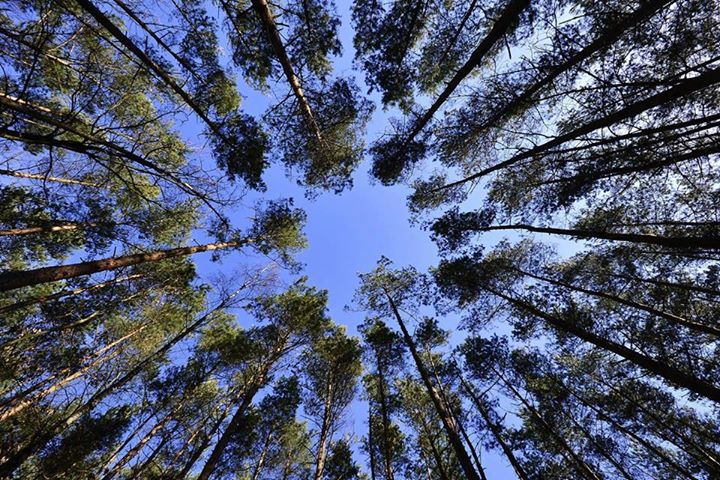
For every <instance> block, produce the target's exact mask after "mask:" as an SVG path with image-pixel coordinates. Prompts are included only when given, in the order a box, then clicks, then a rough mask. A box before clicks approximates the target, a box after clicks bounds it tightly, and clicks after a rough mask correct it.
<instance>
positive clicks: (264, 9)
mask: <svg viewBox="0 0 720 480" xmlns="http://www.w3.org/2000/svg"><path fill="white" fill-rule="evenodd" d="M223 4H225V2H223ZM252 6H253V9H254V10H255V14H256V15H257V17H258V20H259V21H260V23H262V25H263V27H265V31H266V33H267V35H268V40H269V41H270V45H272V48H273V51H274V52H275V56H276V57H277V59H278V61H279V62H280V65H281V66H282V69H283V72H284V73H285V78H286V79H287V81H288V83H289V84H290V88H291V89H292V92H293V94H294V95H295V99H296V100H297V102H298V106H299V108H300V111H301V112H302V114H303V116H304V117H305V120H306V121H307V123H308V127H309V129H310V131H311V132H312V133H313V135H314V136H315V139H316V140H317V141H318V143H319V144H320V145H324V143H325V142H324V140H323V136H322V132H321V130H320V127H319V126H318V124H317V121H316V119H315V115H314V114H313V111H312V109H311V108H310V102H308V99H307V97H306V96H305V92H304V91H303V88H302V85H301V84H300V79H299V78H298V77H297V75H295V71H294V70H293V66H292V63H291V61H290V57H288V54H287V51H286V50H285V45H283V41H282V38H281V37H280V32H278V29H277V26H276V25H275V19H274V18H273V14H272V11H270V6H269V5H268V3H267V1H266V0H252Z"/></svg>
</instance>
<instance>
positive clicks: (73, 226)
mask: <svg viewBox="0 0 720 480" xmlns="http://www.w3.org/2000/svg"><path fill="white" fill-rule="evenodd" d="M98 226H99V224H97V223H93V222H85V223H66V224H61V225H47V226H42V227H26V228H10V229H7V230H0V237H19V236H23V235H36V234H38V233H58V232H71V231H75V230H86V229H88V228H94V227H98Z"/></svg>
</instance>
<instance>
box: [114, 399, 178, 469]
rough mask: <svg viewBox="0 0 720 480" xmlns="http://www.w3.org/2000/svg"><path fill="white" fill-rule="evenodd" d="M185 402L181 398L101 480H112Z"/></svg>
mask: <svg viewBox="0 0 720 480" xmlns="http://www.w3.org/2000/svg"><path fill="white" fill-rule="evenodd" d="M186 400H187V397H185V398H183V399H182V400H181V401H179V402H178V403H177V404H176V405H175V406H174V407H173V408H172V410H171V411H170V412H168V413H167V414H166V415H165V416H164V417H163V418H162V420H160V421H159V422H157V423H156V424H155V425H153V427H152V428H151V429H150V430H149V431H148V432H147V433H146V434H145V436H144V437H143V438H142V439H141V440H140V441H139V442H138V443H136V444H135V445H134V446H133V447H132V448H131V449H130V450H128V451H127V452H126V453H125V455H123V456H122V458H121V459H120V460H118V461H117V462H115V465H113V466H112V468H110V469H109V470H108V471H107V473H105V475H103V476H102V478H101V480H112V479H113V478H114V477H115V475H116V474H117V473H118V472H119V471H120V469H121V468H122V467H123V466H125V465H126V464H127V463H128V462H130V461H131V460H132V459H133V458H135V456H136V455H137V454H138V453H140V451H141V450H142V449H143V448H144V447H145V445H147V444H148V442H150V440H152V439H153V437H154V436H155V435H156V434H157V433H158V432H159V431H160V430H161V429H162V428H163V427H164V426H165V425H167V423H168V422H169V421H170V420H172V419H173V418H174V416H175V415H176V414H177V413H178V412H179V411H180V409H181V408H182V407H183V406H184V405H185V401H186Z"/></svg>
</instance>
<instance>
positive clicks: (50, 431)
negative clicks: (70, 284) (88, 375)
mask: <svg viewBox="0 0 720 480" xmlns="http://www.w3.org/2000/svg"><path fill="white" fill-rule="evenodd" d="M246 286H247V285H243V286H242V287H240V288H239V289H238V290H236V291H235V292H234V293H233V294H232V295H230V296H229V297H227V298H226V299H225V300H223V301H222V302H221V303H220V304H219V305H218V306H217V307H215V308H213V309H212V310H211V311H210V312H208V313H206V314H205V315H202V316H201V317H200V318H198V319H197V320H196V321H194V322H193V323H192V324H191V325H189V326H188V327H186V328H185V329H183V330H182V331H181V332H180V333H178V334H177V335H175V336H174V337H173V338H172V339H171V340H169V341H168V342H166V343H165V344H164V345H163V346H162V347H160V348H159V349H157V350H155V352H153V353H151V354H150V355H148V356H147V357H145V358H144V359H142V360H141V361H140V362H138V363H137V364H136V365H135V366H134V367H133V368H131V369H130V370H128V371H127V372H126V373H125V374H124V375H122V376H121V377H120V378H117V379H115V380H114V381H113V382H112V383H110V384H109V385H107V386H105V387H104V388H102V389H100V390H99V391H97V392H95V393H94V394H93V395H92V396H91V397H90V399H89V400H88V401H87V402H86V403H84V404H83V405H81V406H79V407H77V408H76V409H75V410H74V411H72V413H70V414H69V415H68V416H66V417H64V418H62V419H60V420H58V421H56V422H55V423H53V424H51V425H48V426H47V428H46V429H45V430H44V431H43V432H40V433H38V434H37V435H35V436H34V437H33V438H32V439H31V440H30V441H29V442H27V443H26V444H25V445H24V446H22V447H20V448H19V449H18V450H17V451H15V452H14V453H13V454H11V455H9V456H7V457H6V459H5V461H4V462H3V463H1V464H0V478H5V477H11V476H12V474H13V473H14V472H15V471H16V470H17V469H18V468H19V467H20V466H21V465H22V464H23V463H24V462H25V461H26V460H27V459H28V458H29V457H30V456H32V455H33V454H35V453H36V452H38V451H39V450H41V449H42V448H44V447H45V446H47V445H48V444H49V443H50V442H51V441H53V440H54V439H55V438H56V437H57V436H58V435H60V434H61V433H62V432H63V431H64V429H65V428H67V427H69V426H70V425H72V424H74V423H75V422H76V421H77V420H78V419H80V418H81V417H82V416H83V415H85V414H87V413H89V412H91V411H92V410H93V409H94V408H95V407H96V406H97V405H98V404H99V403H100V402H102V401H103V400H104V399H105V398H106V397H108V396H109V395H111V394H112V393H113V392H115V391H116V390H118V389H119V388H122V387H123V386H125V385H126V384H127V383H129V382H130V381H131V380H132V379H134V378H135V377H136V376H137V375H139V374H140V373H141V372H142V371H143V369H144V368H145V367H147V366H148V365H149V364H150V363H151V362H152V361H153V360H154V359H155V358H157V357H159V356H161V355H163V354H165V353H167V352H168V351H169V350H170V349H172V348H173V347H174V346H175V345H177V344H178V343H179V342H180V341H181V340H183V339H185V338H186V337H187V336H188V335H190V334H191V333H193V332H195V331H197V329H198V328H200V327H201V326H202V325H203V324H204V323H205V322H206V321H207V320H208V319H209V318H210V317H211V315H212V314H213V313H214V312H216V311H218V310H220V309H222V308H224V307H225V306H226V305H227V304H228V303H229V302H230V300H231V299H232V298H234V297H235V296H236V295H237V294H238V293H239V292H240V291H241V290H242V289H244V288H245V287H246Z"/></svg>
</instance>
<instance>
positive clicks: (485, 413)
mask: <svg viewBox="0 0 720 480" xmlns="http://www.w3.org/2000/svg"><path fill="white" fill-rule="evenodd" d="M460 382H461V383H462V385H463V387H464V388H465V391H466V392H467V394H468V396H469V397H470V399H471V400H472V402H473V404H474V405H475V408H477V409H478V412H480V416H481V417H482V418H483V421H484V422H485V423H486V424H487V426H488V428H489V429H490V433H492V435H493V437H494V438H495V441H496V442H497V443H498V445H500V448H501V449H502V451H503V453H504V454H505V457H506V458H507V459H508V462H510V465H511V466H512V468H513V470H515V474H516V475H517V476H518V478H519V479H520V480H530V477H529V476H528V474H527V473H525V469H524V468H523V466H522V464H521V463H520V461H519V460H518V459H517V457H516V456H515V452H513V451H512V448H510V445H508V443H507V442H506V441H505V439H504V438H503V435H502V431H501V430H500V427H499V426H498V425H497V424H496V423H495V422H494V421H493V419H492V418H491V416H490V411H489V410H488V408H486V406H485V405H484V404H483V403H482V400H481V399H480V398H479V397H478V396H477V394H476V393H475V391H474V390H473V389H472V387H471V386H470V385H469V384H468V382H467V380H465V379H464V378H463V377H462V376H461V377H460Z"/></svg>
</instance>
